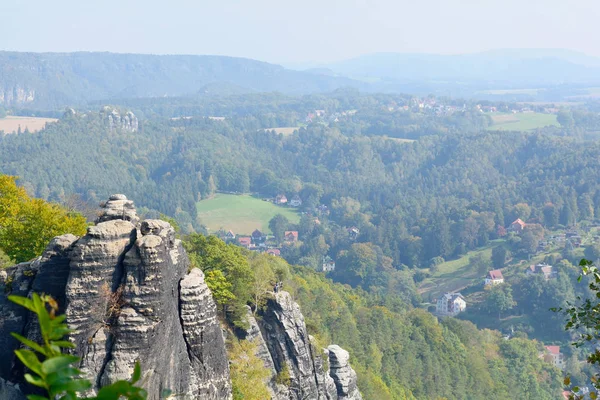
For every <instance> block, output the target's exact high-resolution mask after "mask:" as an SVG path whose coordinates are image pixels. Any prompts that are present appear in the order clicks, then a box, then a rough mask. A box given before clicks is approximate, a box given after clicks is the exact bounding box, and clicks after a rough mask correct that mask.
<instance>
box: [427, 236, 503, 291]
mask: <svg viewBox="0 0 600 400" xmlns="http://www.w3.org/2000/svg"><path fill="white" fill-rule="evenodd" d="M495 245H496V243H490V245H488V246H486V247H484V248H481V249H477V250H473V251H469V252H468V253H467V254H465V255H464V256H462V257H461V258H458V259H456V260H452V261H446V262H444V263H442V264H440V265H439V266H438V269H437V271H436V272H435V273H434V274H433V275H432V276H431V277H430V278H427V279H425V280H424V281H423V282H421V285H420V287H419V292H420V293H421V296H422V297H423V301H431V300H433V299H435V298H437V297H439V296H440V295H442V294H444V293H446V292H459V291H461V290H462V289H464V288H465V287H466V286H468V285H469V284H471V283H476V282H479V281H483V278H484V277H485V272H484V273H482V272H481V271H477V270H475V269H474V268H473V266H472V265H471V263H470V258H471V257H473V256H475V255H477V254H481V255H482V256H483V257H484V258H490V257H491V255H492V248H493V247H494V246H495ZM490 269H492V268H491V266H490Z"/></svg>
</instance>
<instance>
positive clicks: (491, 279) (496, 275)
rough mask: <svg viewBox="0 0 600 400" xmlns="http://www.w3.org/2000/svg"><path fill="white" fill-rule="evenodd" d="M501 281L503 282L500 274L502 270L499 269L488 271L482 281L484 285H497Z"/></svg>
mask: <svg viewBox="0 0 600 400" xmlns="http://www.w3.org/2000/svg"><path fill="white" fill-rule="evenodd" d="M501 283H504V276H502V271H501V270H499V269H494V270H492V271H490V272H488V274H487V276H486V277H485V280H484V282H483V284H484V285H485V286H493V285H499V284H501Z"/></svg>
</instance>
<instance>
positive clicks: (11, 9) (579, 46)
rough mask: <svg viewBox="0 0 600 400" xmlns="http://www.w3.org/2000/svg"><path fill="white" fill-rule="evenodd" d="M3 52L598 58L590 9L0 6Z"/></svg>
mask: <svg viewBox="0 0 600 400" xmlns="http://www.w3.org/2000/svg"><path fill="white" fill-rule="evenodd" d="M0 21H1V22H0V49H2V50H18V51H76V50H88V51H114V52H133V53H159V54H175V53H180V54H181V53H185V54H221V55H230V56H242V57H249V58H255V59H259V60H265V61H271V62H288V63H289V62H309V61H312V62H314V61H316V62H326V61H334V60H341V59H345V58H350V57H354V56H357V55H360V54H365V53H372V52H382V51H385V52H427V53H466V52H475V51H481V50H489V49H498V48H565V49H573V50H580V51H583V52H586V53H588V54H590V55H596V56H600V44H598V37H599V36H600V24H599V23H598V21H600V2H598V1H595V0H585V1H582V0H411V1H405V0H369V1H366V0H363V1H361V0H357V1H352V0H296V1H291V0H278V1H276V0H252V1H250V0H248V1H244V0H212V1H205V0H168V1H166V0H163V1H156V0H143V1H142V0H102V1H91V0H0Z"/></svg>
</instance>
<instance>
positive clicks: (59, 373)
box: [8, 293, 148, 400]
mask: <svg viewBox="0 0 600 400" xmlns="http://www.w3.org/2000/svg"><path fill="white" fill-rule="evenodd" d="M8 298H9V299H10V300H11V301H12V302H14V303H16V304H18V305H20V306H23V307H25V308H26V309H28V310H29V311H31V312H33V313H34V314H35V315H36V316H37V318H38V322H39V326H40V334H41V337H42V342H41V343H36V342H34V341H32V340H29V339H27V338H25V337H23V336H21V335H19V334H17V333H11V334H12V336H13V337H14V338H16V339H17V340H19V341H20V342H21V343H22V344H23V345H25V346H26V347H28V348H30V349H31V350H28V349H20V350H15V354H16V355H17V357H18V358H19V360H20V361H21V362H22V363H23V365H25V366H26V367H27V368H28V369H29V371H30V373H26V374H25V380H26V381H27V382H28V383H30V384H31V385H33V386H37V387H39V388H41V389H43V390H44V391H45V392H46V393H47V397H45V396H39V395H29V396H27V398H28V399H29V400H54V399H59V398H60V399H62V400H76V399H87V400H118V399H121V398H126V399H130V400H145V399H146V397H147V395H148V394H147V393H146V391H145V390H144V389H142V388H139V387H136V386H135V383H137V382H138V381H139V380H140V378H141V370H140V366H139V364H137V363H136V364H135V368H134V372H133V376H132V378H131V380H129V381H118V382H115V383H113V384H111V385H108V386H104V387H102V388H101V389H100V390H99V391H98V395H97V396H94V397H80V395H78V393H81V392H85V391H87V390H89V389H91V387H92V384H91V383H90V382H89V381H88V380H86V379H80V378H78V376H79V375H81V371H79V370H78V369H77V368H75V367H74V365H75V364H77V363H78V362H79V360H80V358H79V357H76V356H72V355H69V354H64V353H63V351H64V350H63V349H73V348H74V347H75V346H74V345H73V344H72V343H71V342H69V341H68V340H65V339H64V337H65V336H66V335H67V334H68V333H69V332H71V330H70V329H69V328H68V326H67V324H65V322H64V321H65V318H66V316H64V315H58V316H57V315H56V312H57V311H58V304H57V303H56V301H55V300H54V299H53V298H52V297H50V296H47V295H42V296H40V295H38V294H37V293H33V294H32V296H31V299H28V298H26V297H21V296H9V297H8ZM40 357H42V359H41V360H40Z"/></svg>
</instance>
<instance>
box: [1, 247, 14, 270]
mask: <svg viewBox="0 0 600 400" xmlns="http://www.w3.org/2000/svg"><path fill="white" fill-rule="evenodd" d="M11 264H12V262H11V261H10V257H8V256H7V255H6V254H5V253H4V252H3V251H2V249H0V269H2V268H6V267H8V266H10V265H11Z"/></svg>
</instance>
